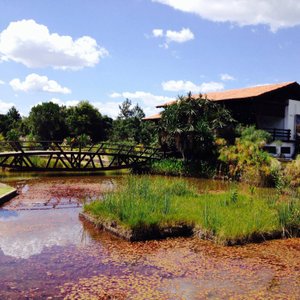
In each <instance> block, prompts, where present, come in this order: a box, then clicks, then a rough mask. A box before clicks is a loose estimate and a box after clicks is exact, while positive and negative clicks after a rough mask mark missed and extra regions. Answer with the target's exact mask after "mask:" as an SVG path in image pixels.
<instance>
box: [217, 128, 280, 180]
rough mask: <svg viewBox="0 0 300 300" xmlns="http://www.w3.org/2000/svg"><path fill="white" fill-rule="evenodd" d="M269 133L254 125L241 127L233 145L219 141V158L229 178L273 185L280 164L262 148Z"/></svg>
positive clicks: (278, 176) (277, 178) (277, 177)
mask: <svg viewBox="0 0 300 300" xmlns="http://www.w3.org/2000/svg"><path fill="white" fill-rule="evenodd" d="M269 137H270V135H269V133H267V132H265V131H263V130H257V129H255V127H254V126H250V127H246V128H242V129H241V130H240V137H239V138H236V140H235V144H234V145H227V143H226V142H225V141H221V142H219V145H220V146H219V151H220V156H219V160H220V161H221V162H223V163H225V165H226V167H227V175H228V176H229V177H230V178H233V179H236V180H240V181H243V182H247V183H249V184H254V185H260V186H275V185H276V183H277V182H278V181H279V179H280V170H281V165H280V163H279V161H278V160H276V159H275V158H273V157H271V156H270V155H269V154H268V153H267V152H265V151H264V150H263V147H264V146H265V144H266V142H267V141H268V139H269Z"/></svg>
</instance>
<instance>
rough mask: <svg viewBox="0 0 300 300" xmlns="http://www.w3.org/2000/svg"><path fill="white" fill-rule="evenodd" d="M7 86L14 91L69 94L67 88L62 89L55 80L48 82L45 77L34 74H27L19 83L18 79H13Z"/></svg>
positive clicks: (69, 91)
mask: <svg viewBox="0 0 300 300" xmlns="http://www.w3.org/2000/svg"><path fill="white" fill-rule="evenodd" d="M9 84H10V86H11V87H12V88H13V89H14V90H15V91H23V92H30V91H35V92H36V91H37V92H48V93H60V94H70V93H71V90H70V89H69V88H67V87H62V86H61V85H60V84H59V83H57V82H56V81H55V80H50V79H48V77H47V76H41V75H38V74H35V73H32V74H29V75H28V76H27V77H26V78H25V80H24V81H21V80H20V79H19V78H15V79H13V80H11V81H10V82H9Z"/></svg>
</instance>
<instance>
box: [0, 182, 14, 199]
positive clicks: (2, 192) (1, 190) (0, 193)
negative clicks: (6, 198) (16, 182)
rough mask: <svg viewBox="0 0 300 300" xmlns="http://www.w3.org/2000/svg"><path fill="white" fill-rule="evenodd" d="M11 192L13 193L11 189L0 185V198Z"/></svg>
mask: <svg viewBox="0 0 300 300" xmlns="http://www.w3.org/2000/svg"><path fill="white" fill-rule="evenodd" d="M11 191H13V188H12V187H10V186H7V185H2V184H0V197H1V196H3V195H5V194H6V193H8V192H11Z"/></svg>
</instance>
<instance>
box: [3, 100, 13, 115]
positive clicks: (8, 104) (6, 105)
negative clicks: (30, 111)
mask: <svg viewBox="0 0 300 300" xmlns="http://www.w3.org/2000/svg"><path fill="white" fill-rule="evenodd" d="M12 106H15V104H14V103H12V102H5V101H3V100H0V114H6V113H7V112H8V110H9V109H10V108H11V107H12Z"/></svg>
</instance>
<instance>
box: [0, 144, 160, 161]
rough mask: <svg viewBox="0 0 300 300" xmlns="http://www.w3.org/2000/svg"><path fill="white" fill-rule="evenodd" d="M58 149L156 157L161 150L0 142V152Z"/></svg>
mask: <svg viewBox="0 0 300 300" xmlns="http://www.w3.org/2000/svg"><path fill="white" fill-rule="evenodd" d="M33 151H44V152H46V151H49V152H50V151H52V152H53V151H58V152H61V153H70V152H74V153H86V154H92V153H101V154H107V155H119V156H121V155H136V156H143V157H153V158H155V157H158V156H161V152H160V151H159V149H158V148H154V147H147V146H143V145H134V144H121V143H111V142H100V143H95V144H93V143H80V142H77V141H74V142H73V143H69V144H67V143H66V142H65V141H4V142H0V153H3V152H21V153H26V152H33Z"/></svg>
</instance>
